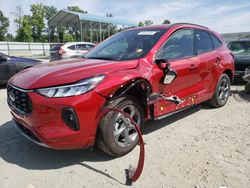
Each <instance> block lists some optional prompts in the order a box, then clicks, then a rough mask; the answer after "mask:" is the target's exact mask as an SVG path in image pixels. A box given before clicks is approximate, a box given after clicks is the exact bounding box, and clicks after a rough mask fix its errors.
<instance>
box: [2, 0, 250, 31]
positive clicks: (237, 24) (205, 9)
mask: <svg viewBox="0 0 250 188" xmlns="http://www.w3.org/2000/svg"><path fill="white" fill-rule="evenodd" d="M33 3H42V4H44V5H47V6H52V5H53V6H55V7H57V9H58V10H62V9H66V7H67V6H76V5H77V6H79V7H80V8H82V9H84V10H87V11H88V12H89V13H91V14H95V15H99V16H105V15H106V13H112V14H113V15H114V17H116V18H121V19H125V20H129V21H131V22H135V23H138V22H139V21H143V20H146V19H150V20H152V21H153V22H154V24H161V23H162V22H163V20H164V19H169V20H170V21H171V23H176V22H189V23H196V24H201V25H204V26H207V27H209V28H211V29H213V30H215V31H217V32H219V33H232V32H250V1H249V0H238V1H236V0H206V1H205V0H203V1H202V0H196V1H194V0H179V1H175V0H151V1H150V0H137V1H136V0H70V1H67V0H60V1H53V0H42V1H41V0H18V1H17V0H0V5H1V6H0V10H1V11H3V13H4V15H6V16H7V17H8V18H9V19H10V27H9V32H10V33H12V34H15V30H16V27H15V24H14V22H13V20H14V16H13V14H11V13H12V12H13V11H15V7H16V6H17V5H21V7H22V9H23V10H24V14H30V11H29V9H30V5H31V4H33Z"/></svg>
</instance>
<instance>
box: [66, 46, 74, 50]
mask: <svg viewBox="0 0 250 188" xmlns="http://www.w3.org/2000/svg"><path fill="white" fill-rule="evenodd" d="M68 49H71V50H75V49H76V46H75V45H71V46H69V47H68Z"/></svg>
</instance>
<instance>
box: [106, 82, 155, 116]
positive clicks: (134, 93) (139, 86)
mask: <svg viewBox="0 0 250 188" xmlns="http://www.w3.org/2000/svg"><path fill="white" fill-rule="evenodd" d="M151 93H152V86H151V84H150V83H149V81H148V80H146V79H144V78H134V79H132V80H129V81H128V82H126V83H125V84H124V85H121V86H120V87H119V88H118V89H117V90H116V91H114V92H113V94H112V95H111V96H110V97H109V98H108V99H107V102H110V101H113V100H115V99H117V98H119V97H121V96H124V95H129V96H131V97H133V98H134V99H136V100H137V102H138V103H139V104H141V105H142V107H143V109H144V114H145V117H147V116H148V115H151V113H150V114H149V111H148V97H149V95H150V94H151Z"/></svg>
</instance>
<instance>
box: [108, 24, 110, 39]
mask: <svg viewBox="0 0 250 188" xmlns="http://www.w3.org/2000/svg"><path fill="white" fill-rule="evenodd" d="M108 32H109V37H110V24H108Z"/></svg>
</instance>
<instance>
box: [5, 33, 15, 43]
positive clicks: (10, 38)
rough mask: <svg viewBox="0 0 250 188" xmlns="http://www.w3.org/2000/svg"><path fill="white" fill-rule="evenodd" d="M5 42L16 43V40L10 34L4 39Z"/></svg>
mask: <svg viewBox="0 0 250 188" xmlns="http://www.w3.org/2000/svg"><path fill="white" fill-rule="evenodd" d="M4 41H8V42H14V41H15V38H14V36H13V35H12V34H10V33H8V34H7V35H6V36H5V38H4Z"/></svg>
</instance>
